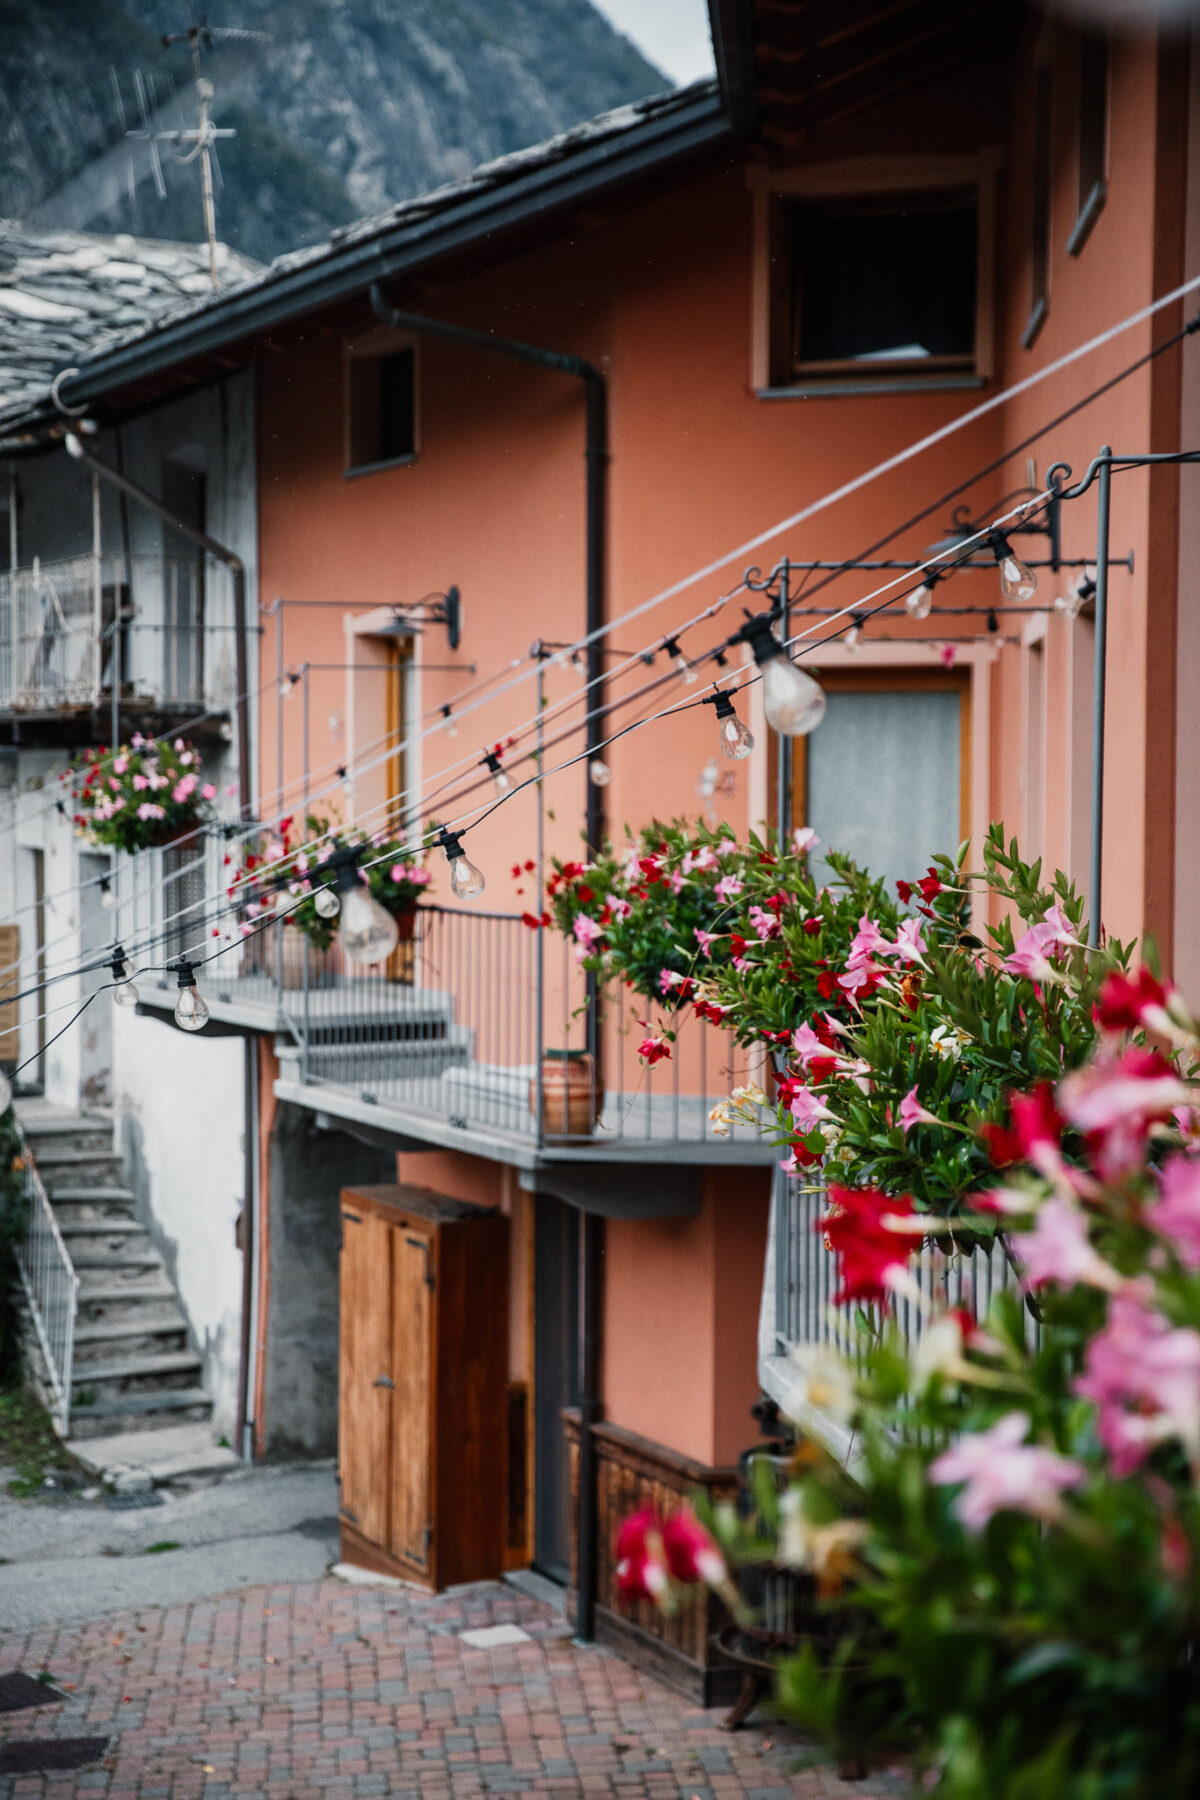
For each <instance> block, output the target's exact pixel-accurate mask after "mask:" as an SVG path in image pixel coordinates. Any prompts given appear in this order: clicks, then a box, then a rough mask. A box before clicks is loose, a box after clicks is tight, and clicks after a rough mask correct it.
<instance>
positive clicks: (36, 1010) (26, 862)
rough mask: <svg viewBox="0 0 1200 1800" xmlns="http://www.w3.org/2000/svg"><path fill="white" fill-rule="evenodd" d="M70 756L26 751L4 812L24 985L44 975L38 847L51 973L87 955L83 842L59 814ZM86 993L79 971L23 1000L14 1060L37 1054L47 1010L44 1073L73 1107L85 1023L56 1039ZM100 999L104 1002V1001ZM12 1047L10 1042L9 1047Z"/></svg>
mask: <svg viewBox="0 0 1200 1800" xmlns="http://www.w3.org/2000/svg"><path fill="white" fill-rule="evenodd" d="M66 760H67V758H66V754H65V753H64V752H57V751H51V750H21V751H19V752H18V756H17V780H16V784H15V787H14V788H13V789H11V790H9V792H8V794H7V796H6V802H7V803H6V805H5V807H4V811H3V815H0V830H3V833H4V840H3V841H4V844H5V847H6V850H7V854H6V855H4V856H3V858H0V861H2V862H3V865H4V873H3V890H2V891H3V912H2V913H0V917H3V919H4V920H5V921H6V922H11V923H13V924H15V925H16V926H17V927H18V929H19V930H20V933H21V946H20V955H21V963H20V981H21V987H22V988H23V989H24V988H28V987H31V986H33V985H34V984H35V983H36V981H37V949H36V944H37V932H36V913H35V910H34V896H35V886H34V878H33V858H32V856H31V855H30V852H31V851H34V850H40V851H41V852H42V856H43V892H44V895H45V900H44V906H43V920H44V933H45V972H46V975H47V977H52V976H54V975H55V974H56V973H58V974H61V973H62V972H64V971H70V972H73V971H74V970H75V969H76V968H77V967H78V965H79V963H80V961H81V957H80V950H79V895H78V893H77V892H76V891H75V890H76V888H77V886H78V881H79V855H78V851H79V842H78V839H77V838H76V836H75V828H74V825H73V824H72V822H71V820H70V818H69V817H64V816H63V815H62V814H61V813H59V812H58V811H57V810H56V808H55V805H54V802H55V799H56V798H57V789H58V771H59V770H60V769H61V768H63V767H64V766H65V763H66ZM84 992H85V990H84V989H83V988H82V987H81V984H80V981H79V978H78V977H77V976H74V975H73V973H72V975H71V978H70V979H67V980H58V981H55V982H53V984H52V985H51V986H50V987H48V988H47V989H46V991H45V992H44V993H42V994H40V995H30V997H29V998H28V999H27V1000H23V1001H22V1002H21V1005H20V1021H21V1030H20V1038H19V1047H18V1053H17V1055H16V1056H15V1057H14V1060H15V1061H17V1062H19V1063H25V1062H26V1061H28V1059H29V1058H31V1057H34V1056H36V1054H37V1049H38V1022H39V1014H44V1015H45V1017H44V1021H43V1029H44V1032H45V1038H46V1040H47V1049H46V1054H45V1058H44V1063H43V1069H42V1078H43V1081H44V1084H45V1092H46V1096H47V1098H48V1099H49V1100H51V1101H53V1102H54V1104H55V1105H58V1106H62V1107H64V1108H67V1109H70V1108H73V1107H75V1106H76V1105H77V1104H78V1100H79V1083H80V1064H81V1055H80V1050H81V1044H80V1036H79V1031H78V1028H72V1029H70V1030H68V1031H66V1032H64V1034H63V1036H62V1037H60V1038H59V1039H58V1041H57V1043H50V1042H49V1040H50V1039H51V1038H53V1037H54V1036H55V1033H56V1032H58V1031H59V1030H60V1028H61V1027H62V1026H63V1025H65V1024H66V1023H67V1021H68V1020H69V1019H70V1017H71V1015H72V1013H73V1012H74V1010H75V1009H76V1008H77V1007H78V1006H79V1005H80V1004H81V1002H82V1000H83V998H84ZM96 1004H97V1005H99V1004H101V1003H100V1002H99V1001H97V1002H96ZM8 1053H9V1052H8V1049H7V1047H6V1049H5V1052H4V1054H6V1055H7V1054H8ZM37 1075H38V1070H37V1068H36V1066H34V1067H30V1068H27V1069H26V1070H25V1071H24V1073H23V1074H22V1075H21V1077H20V1080H21V1081H23V1082H28V1081H32V1080H35V1079H36V1078H37Z"/></svg>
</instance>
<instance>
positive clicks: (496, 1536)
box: [338, 1187, 509, 1588]
mask: <svg viewBox="0 0 1200 1800" xmlns="http://www.w3.org/2000/svg"><path fill="white" fill-rule="evenodd" d="M508 1280H509V1270H508V1220H507V1219H506V1218H505V1217H504V1215H503V1214H502V1213H499V1212H496V1211H495V1210H494V1209H492V1208H489V1207H482V1206H472V1205H470V1204H468V1203H467V1202H466V1201H461V1200H449V1199H446V1198H445V1197H443V1196H442V1195H441V1194H433V1193H429V1192H426V1191H425V1190H423V1189H418V1188H407V1187H364V1188H345V1189H343V1191H342V1257H341V1346H340V1364H339V1381H338V1397H339V1416H338V1469H339V1477H340V1483H341V1505H340V1519H341V1533H342V1557H343V1560H344V1561H346V1562H350V1563H356V1564H358V1566H359V1567H361V1568H367V1569H373V1570H375V1571H376V1572H379V1573H383V1574H387V1575H399V1576H402V1577H404V1578H405V1579H406V1580H409V1581H417V1582H420V1583H422V1584H423V1585H425V1586H428V1587H431V1588H443V1587H450V1586H453V1585H454V1584H455V1583H457V1582H460V1581H482V1580H487V1579H490V1578H493V1577H496V1576H498V1575H500V1574H501V1573H502V1571H503V1568H504V1546H505V1538H506V1531H507V1492H508V1486H507V1432H508V1419H507V1382H508Z"/></svg>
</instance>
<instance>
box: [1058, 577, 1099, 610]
mask: <svg viewBox="0 0 1200 1800" xmlns="http://www.w3.org/2000/svg"><path fill="white" fill-rule="evenodd" d="M1095 592H1096V576H1095V570H1094V569H1080V571H1079V573H1078V574H1077V575H1076V577H1075V579H1074V581H1073V582H1072V583H1071V585H1070V587H1069V588H1068V589H1067V591H1066V593H1065V594H1060V595H1059V596H1058V598H1057V599H1056V600H1055V602H1054V610H1055V612H1056V613H1058V614H1059V616H1060V617H1061V618H1064V619H1075V618H1078V616H1079V613H1080V609H1081V608H1082V607H1083V606H1084V605H1085V604H1086V602H1087V601H1089V600H1090V599H1092V597H1093V596H1094V594H1095Z"/></svg>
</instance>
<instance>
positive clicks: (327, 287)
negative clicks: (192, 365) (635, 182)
mask: <svg viewBox="0 0 1200 1800" xmlns="http://www.w3.org/2000/svg"><path fill="white" fill-rule="evenodd" d="M728 131H729V127H728V122H727V119H726V118H725V116H724V114H723V112H722V108H721V104H720V100H719V96H718V90H717V84H716V82H715V81H712V80H708V81H699V82H695V83H693V84H692V85H691V86H690V87H687V88H684V89H682V90H679V91H677V92H674V93H669V94H662V95H657V96H654V97H652V98H650V99H648V100H640V101H636V102H634V103H632V104H630V105H626V106H621V107H617V108H615V109H614V110H613V111H611V112H607V113H602V114H600V115H599V116H598V117H597V118H594V119H589V120H586V121H585V122H584V123H583V124H580V125H575V126H572V127H571V129H570V130H569V131H564V132H560V133H559V134H558V135H557V136H555V137H552V138H548V139H546V140H545V141H544V142H543V143H540V144H534V145H532V146H531V147H530V148H529V149H526V150H518V151H515V152H513V153H511V154H510V155H508V156H502V157H498V158H496V159H495V160H494V161H493V162H489V163H484V164H482V165H481V166H480V167H479V168H477V169H474V170H472V172H471V173H470V174H469V175H467V176H465V177H463V179H462V180H459V181H454V182H448V183H447V184H445V185H444V186H443V187H439V188H436V189H434V190H433V191H432V192H431V193H428V194H422V195H419V196H418V197H417V198H416V199H413V200H405V201H401V202H400V203H399V204H398V205H396V206H392V207H389V208H388V210H387V211H386V212H383V213H377V214H374V215H372V216H370V217H368V218H363V219H358V220H355V222H354V223H353V224H351V225H346V226H342V227H340V228H339V229H338V230H337V231H335V232H334V233H333V234H332V236H331V237H330V238H329V239H327V240H326V241H324V242H322V243H320V244H317V245H314V246H312V247H310V248H307V249H303V250H295V251H291V252H289V253H287V254H286V255H284V256H280V257H277V258H276V259H275V261H274V262H273V263H271V264H270V265H269V266H268V267H267V268H265V269H259V268H256V267H255V266H254V265H246V266H245V273H244V276H243V278H242V279H239V280H236V281H235V282H234V283H233V284H232V285H231V286H229V287H225V286H224V284H223V285H222V289H221V291H220V292H219V293H217V294H212V293H211V292H210V291H209V290H208V284H207V278H206V279H205V282H204V284H203V291H202V290H201V287H200V286H199V285H198V286H196V287H189V288H186V289H185V288H183V286H182V284H181V285H180V287H179V289H178V291H177V292H176V293H175V294H174V295H171V296H169V297H168V298H167V299H166V300H164V303H163V305H162V306H161V307H159V308H156V309H155V311H154V312H153V314H152V315H150V314H143V316H141V317H140V318H139V319H137V320H136V321H134V320H131V321H129V323H128V324H127V325H125V326H124V327H117V326H115V325H114V327H113V330H112V332H111V334H110V335H109V336H108V337H107V338H106V340H105V342H104V343H103V345H101V344H99V343H96V344H94V346H93V351H92V355H91V357H90V359H88V358H82V357H79V356H78V355H77V353H76V352H75V351H74V350H70V349H68V348H66V346H64V347H63V350H62V353H61V355H60V356H59V359H58V361H57V363H56V364H51V365H50V366H48V367H47V368H46V369H45V370H44V373H43V376H42V382H43V386H42V389H41V391H40V392H39V390H38V387H37V384H36V383H31V384H30V386H29V388H28V389H27V390H26V392H25V393H24V394H20V393H13V392H12V391H11V390H9V391H8V393H7V397H0V429H5V428H8V429H22V428H24V427H26V426H27V425H28V424H30V423H32V422H34V418H35V415H38V414H40V416H41V417H42V418H43V419H44V418H45V416H46V410H47V409H46V406H45V400H46V394H45V389H46V387H47V386H48V377H49V376H51V375H53V374H54V373H57V371H58V370H59V369H61V368H66V367H74V366H75V365H76V364H77V365H78V367H79V369H80V371H81V373H80V376H79V377H78V378H72V380H71V381H69V382H65V383H64V384H63V392H64V396H65V397H66V398H67V399H68V400H70V401H71V402H72V403H74V404H82V403H83V402H85V401H87V402H91V401H94V400H95V399H97V398H99V397H101V396H103V394H104V393H106V392H110V391H113V390H115V389H116V388H118V387H119V386H121V384H122V383H123V382H125V381H127V380H129V379H134V378H141V377H142V376H143V375H144V374H145V372H146V371H147V369H148V368H150V367H152V366H153V367H156V368H157V369H165V368H169V367H170V366H172V365H173V364H175V363H177V362H182V361H184V360H186V359H187V358H188V357H190V356H194V355H197V354H205V353H208V352H210V351H212V350H214V349H217V348H218V347H220V346H222V345H226V344H230V343H233V342H235V341H236V340H238V339H239V338H247V337H250V336H251V335H252V334H253V333H254V332H256V331H262V330H266V329H268V328H269V326H270V325H271V324H272V323H273V322H274V321H275V320H276V319H277V318H278V317H280V316H285V315H286V316H291V317H296V316H301V315H303V314H304V313H305V312H308V311H311V310H313V309H315V308H316V307H319V306H321V305H325V304H328V303H329V302H330V301H331V300H334V299H337V298H339V297H340V296H342V295H344V294H347V293H351V292H354V291H357V290H361V289H362V288H364V287H365V286H367V285H368V284H369V283H370V282H371V281H373V280H384V279H387V278H388V276H389V275H392V274H398V273H402V272H403V271H404V270H405V269H406V268H408V267H413V266H418V265H420V264H423V263H426V262H429V261H431V260H433V259H434V258H436V257H437V256H439V255H442V254H445V253H446V251H447V250H448V249H457V248H461V247H462V246H463V245H464V244H466V243H471V242H476V243H477V242H480V241H488V240H491V239H493V238H495V237H497V236H498V235H499V234H501V233H502V232H503V231H505V230H508V229H510V228H511V227H512V226H513V225H515V224H519V223H527V222H528V221H529V220H531V219H533V218H536V217H538V216H539V215H541V214H548V213H550V212H552V211H554V210H555V209H557V208H558V207H560V206H562V205H566V204H573V203H576V202H577V200H578V197H579V193H580V191H581V189H580V186H579V184H580V183H583V184H585V186H586V191H588V192H590V193H595V192H601V191H603V190H604V189H605V188H606V187H609V186H612V185H613V184H615V183H616V182H617V181H620V180H622V179H626V178H628V177H629V176H630V175H631V174H634V173H637V172H638V171H639V169H641V168H643V167H645V166H649V164H650V163H661V162H667V161H670V160H672V159H674V158H676V157H678V156H679V155H681V154H684V153H685V152H686V151H688V150H690V149H695V148H698V147H701V146H703V145H704V144H706V143H710V142H713V141H715V140H716V139H718V138H719V137H721V136H722V135H726V136H727V135H728ZM639 159H641V160H639ZM572 184H575V185H572ZM568 190H569V191H568ZM79 241H80V242H82V241H84V240H83V239H82V238H81V239H79ZM96 241H100V242H105V243H112V242H114V241H115V240H96ZM160 247H161V246H160ZM171 248H173V249H178V250H180V251H186V250H188V249H189V246H186V245H179V246H171ZM242 260H243V262H244V259H242ZM53 297H54V296H51V298H53ZM0 316H2V315H0ZM3 330H4V326H3V324H0V339H2V334H3ZM141 346H145V353H144V354H140V353H139V352H140V347H141ZM5 360H6V359H5V358H4V357H3V354H2V352H0V365H2V364H3V363H4V361H5ZM3 385H4V384H3V382H2V381H0V388H2V387H3ZM13 401H17V402H18V404H16V405H14V404H13Z"/></svg>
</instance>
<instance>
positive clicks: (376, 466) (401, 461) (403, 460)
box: [342, 450, 417, 481]
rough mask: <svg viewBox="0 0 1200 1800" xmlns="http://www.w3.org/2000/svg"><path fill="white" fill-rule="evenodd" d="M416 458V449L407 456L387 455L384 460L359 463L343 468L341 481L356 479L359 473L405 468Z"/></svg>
mask: <svg viewBox="0 0 1200 1800" xmlns="http://www.w3.org/2000/svg"><path fill="white" fill-rule="evenodd" d="M416 460H417V453H416V451H415V450H414V451H412V452H411V454H410V455H408V456H389V457H388V458H387V459H386V460H385V461H384V462H373V463H359V464H358V465H357V466H356V467H355V468H352V469H343V470H342V480H343V481H357V480H358V477H359V476H360V475H378V474H379V472H380V470H381V469H406V468H408V466H409V464H410V463H415V462H416Z"/></svg>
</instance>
